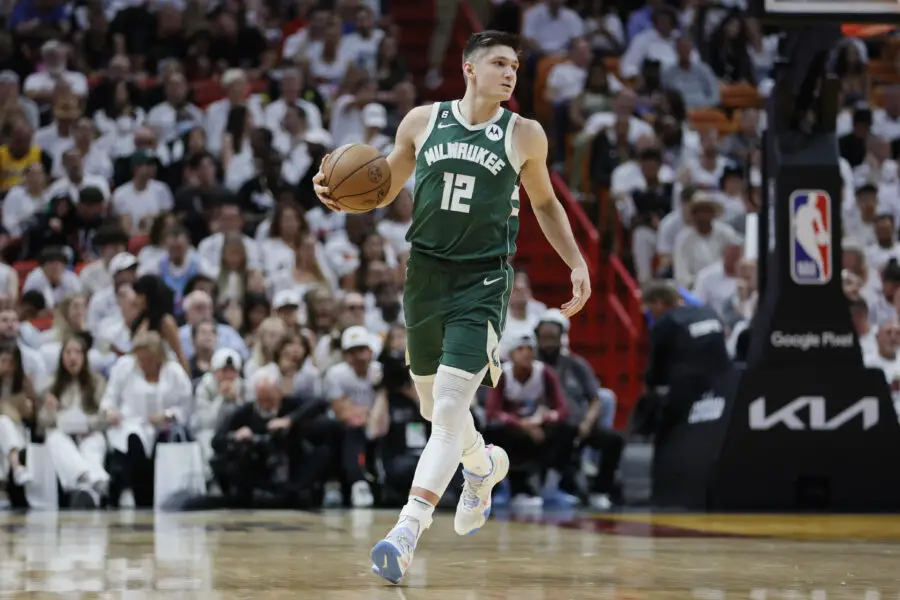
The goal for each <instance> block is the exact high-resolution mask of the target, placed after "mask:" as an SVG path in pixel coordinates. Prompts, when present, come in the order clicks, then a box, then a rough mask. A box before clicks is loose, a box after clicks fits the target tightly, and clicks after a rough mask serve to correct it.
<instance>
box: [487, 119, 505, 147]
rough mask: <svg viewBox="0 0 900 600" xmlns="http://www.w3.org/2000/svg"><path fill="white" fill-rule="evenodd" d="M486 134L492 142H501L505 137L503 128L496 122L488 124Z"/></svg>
mask: <svg viewBox="0 0 900 600" xmlns="http://www.w3.org/2000/svg"><path fill="white" fill-rule="evenodd" d="M484 134H485V135H486V136H487V138H488V139H489V140H491V141H492V142H499V141H500V140H502V139H503V129H501V128H500V126H499V125H497V124H496V123H494V124H492V125H488V127H487V129H485V130H484Z"/></svg>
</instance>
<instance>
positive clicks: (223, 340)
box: [178, 290, 250, 360]
mask: <svg viewBox="0 0 900 600" xmlns="http://www.w3.org/2000/svg"><path fill="white" fill-rule="evenodd" d="M184 320H185V323H184V325H182V326H181V327H180V328H179V330H178V337H179V339H180V340H181V350H182V352H184V357H185V358H187V359H188V360H190V359H192V358H194V341H193V338H192V327H194V326H196V325H199V324H200V323H206V322H212V323H214V325H215V332H216V339H217V341H218V343H217V347H218V348H227V349H229V350H233V351H234V352H237V353H238V355H240V357H241V358H242V359H245V360H246V359H247V358H249V357H250V351H249V350H248V349H247V345H246V344H245V343H244V339H243V338H242V337H241V334H239V333H238V332H237V331H235V329H234V328H233V327H232V326H231V325H228V324H226V323H217V322H216V320H215V307H214V306H213V299H212V297H211V296H210V295H209V294H207V293H206V292H204V291H202V290H194V291H193V292H191V293H190V294H188V295H187V296H185V298H184Z"/></svg>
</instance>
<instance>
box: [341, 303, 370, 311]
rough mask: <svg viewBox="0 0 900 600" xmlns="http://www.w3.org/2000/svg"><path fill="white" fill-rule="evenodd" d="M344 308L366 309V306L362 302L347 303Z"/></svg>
mask: <svg viewBox="0 0 900 600" xmlns="http://www.w3.org/2000/svg"><path fill="white" fill-rule="evenodd" d="M344 308H346V309H347V310H366V307H365V305H363V304H348V305H347V306H345V307H344Z"/></svg>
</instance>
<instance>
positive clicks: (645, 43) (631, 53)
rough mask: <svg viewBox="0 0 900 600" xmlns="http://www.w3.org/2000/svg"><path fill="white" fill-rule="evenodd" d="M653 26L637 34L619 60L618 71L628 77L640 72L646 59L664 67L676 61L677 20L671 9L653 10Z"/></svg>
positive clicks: (659, 8) (660, 8)
mask: <svg viewBox="0 0 900 600" xmlns="http://www.w3.org/2000/svg"><path fill="white" fill-rule="evenodd" d="M652 22H653V27H651V28H650V29H646V30H644V31H642V32H640V33H639V34H637V35H636V36H635V37H634V39H632V40H631V42H630V43H629V44H628V49H627V50H626V51H625V54H623V55H622V58H621V59H620V60H619V73H620V74H621V75H622V77H624V78H626V79H630V78H632V77H636V76H637V75H639V74H640V72H641V66H642V65H643V64H644V61H646V60H653V61H657V62H659V63H660V67H661V68H663V69H665V68H667V67H669V66H671V65H674V64H675V63H676V62H677V61H678V55H677V54H676V52H675V40H676V39H677V37H678V31H677V30H676V25H677V21H676V18H675V14H674V13H673V12H672V10H671V9H669V8H665V7H658V8H656V9H655V10H654V11H653V17H652Z"/></svg>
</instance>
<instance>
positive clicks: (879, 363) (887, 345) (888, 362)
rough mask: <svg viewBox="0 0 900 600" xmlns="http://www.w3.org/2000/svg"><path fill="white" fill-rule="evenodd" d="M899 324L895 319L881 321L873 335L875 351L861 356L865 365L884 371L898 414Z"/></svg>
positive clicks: (899, 386) (899, 389)
mask: <svg viewBox="0 0 900 600" xmlns="http://www.w3.org/2000/svg"><path fill="white" fill-rule="evenodd" d="M898 348H900V324H898V323H897V321H896V320H891V321H887V322H885V323H882V325H881V326H880V327H879V328H878V334H877V335H876V337H875V351H874V352H871V353H870V354H867V355H866V356H864V357H863V363H864V364H865V366H867V367H869V368H871V369H880V370H881V371H882V372H883V373H884V378H885V380H886V381H887V384H888V387H889V388H890V389H891V396H892V397H893V400H894V410H895V411H896V412H897V414H898V415H900V354H898V352H897V349H898Z"/></svg>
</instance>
